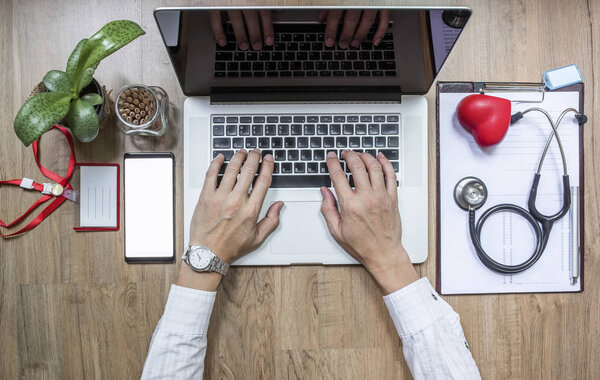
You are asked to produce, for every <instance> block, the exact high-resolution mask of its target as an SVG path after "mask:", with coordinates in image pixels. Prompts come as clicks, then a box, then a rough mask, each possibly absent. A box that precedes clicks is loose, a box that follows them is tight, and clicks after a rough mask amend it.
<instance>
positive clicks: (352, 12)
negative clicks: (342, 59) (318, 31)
mask: <svg viewBox="0 0 600 380" xmlns="http://www.w3.org/2000/svg"><path fill="white" fill-rule="evenodd" d="M378 16H379V21H378V25H377V31H376V32H375V34H374V35H373V44H374V45H375V46H378V45H379V44H380V43H381V40H382V39H383V36H384V35H385V32H386V30H387V28H388V23H389V21H390V11H389V10H387V9H384V10H380V11H378V10H364V11H362V10H360V9H349V10H347V11H344V10H343V9H331V10H329V9H324V10H321V11H320V12H319V15H318V17H317V21H319V22H325V21H326V22H327V26H326V27H325V38H324V39H325V46H327V47H332V46H333V45H334V44H335V38H336V36H337V30H338V25H339V22H340V20H341V19H342V17H343V18H344V23H343V26H342V33H341V34H340V40H339V42H338V45H339V47H340V48H342V49H347V48H348V47H349V46H350V45H352V46H354V47H358V45H359V44H360V43H361V42H362V41H363V40H364V39H365V38H366V37H367V34H368V33H369V29H371V26H372V25H373V24H374V23H375V20H376V19H377V17H378Z"/></svg>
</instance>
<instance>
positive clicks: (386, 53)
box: [383, 51, 396, 60]
mask: <svg viewBox="0 0 600 380" xmlns="http://www.w3.org/2000/svg"><path fill="white" fill-rule="evenodd" d="M383 59H387V60H393V59H396V54H394V52H393V51H384V52H383Z"/></svg>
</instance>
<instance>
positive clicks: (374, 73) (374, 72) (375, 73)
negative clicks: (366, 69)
mask: <svg viewBox="0 0 600 380" xmlns="http://www.w3.org/2000/svg"><path fill="white" fill-rule="evenodd" d="M372 74H373V76H374V77H382V76H383V71H380V70H377V71H373V72H372Z"/></svg>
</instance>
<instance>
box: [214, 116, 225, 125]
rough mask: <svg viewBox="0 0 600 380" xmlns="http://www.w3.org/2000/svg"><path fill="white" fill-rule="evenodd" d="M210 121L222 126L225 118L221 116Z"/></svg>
mask: <svg viewBox="0 0 600 380" xmlns="http://www.w3.org/2000/svg"><path fill="white" fill-rule="evenodd" d="M212 121H213V123H215V124H223V123H224V122H225V118H224V117H223V116H213V120H212Z"/></svg>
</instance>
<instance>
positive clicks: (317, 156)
mask: <svg viewBox="0 0 600 380" xmlns="http://www.w3.org/2000/svg"><path fill="white" fill-rule="evenodd" d="M313 160H315V161H325V151H324V150H322V149H317V150H314V151H313Z"/></svg>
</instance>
